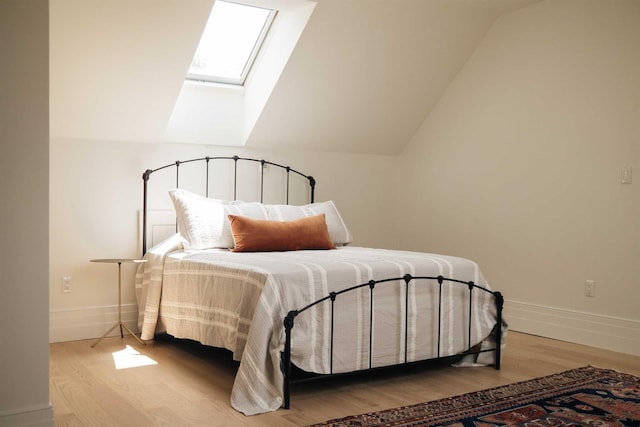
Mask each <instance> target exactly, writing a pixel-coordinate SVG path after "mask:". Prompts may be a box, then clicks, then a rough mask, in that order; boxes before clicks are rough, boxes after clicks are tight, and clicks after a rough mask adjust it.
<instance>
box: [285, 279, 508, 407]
mask: <svg viewBox="0 0 640 427" xmlns="http://www.w3.org/2000/svg"><path fill="white" fill-rule="evenodd" d="M397 281H404V319H403V320H404V360H403V361H402V362H401V363H399V364H396V365H390V366H384V367H373V366H372V358H373V351H374V349H373V347H372V343H373V339H372V337H373V325H374V316H375V309H374V292H375V288H376V285H378V284H381V283H389V282H397ZM417 281H431V283H434V282H437V285H438V314H437V317H438V325H437V336H436V339H437V357H435V358H432V359H428V360H437V359H440V358H445V357H451V355H446V356H441V349H440V342H441V338H442V337H441V331H442V287H443V284H444V283H445V282H448V283H451V284H452V285H462V286H466V287H467V288H468V291H469V304H468V307H466V308H467V313H468V327H467V349H466V351H464V352H462V353H459V354H457V355H455V356H464V355H467V354H478V353H483V352H495V365H494V366H495V369H496V370H498V369H500V359H501V345H502V342H501V340H502V308H503V305H504V298H503V296H502V294H501V293H500V292H497V291H491V290H489V289H487V288H484V287H482V286H478V285H476V284H475V283H474V282H472V281H469V282H465V281H462V280H457V279H451V278H446V277H443V276H412V275H410V274H406V275H404V276H402V277H395V278H390V279H382V280H370V281H368V282H366V283H362V284H359V285H355V286H352V287H350V288H346V289H343V290H340V291H337V292H330V293H329V294H328V295H327V296H325V297H323V298H320V299H319V300H317V301H314V302H312V303H310V304H308V305H307V306H305V307H303V308H301V309H299V310H291V311H289V313H288V314H287V315H286V317H285V319H284V329H285V346H284V351H283V352H282V370H283V374H284V384H283V394H284V400H283V407H284V408H285V409H288V408H289V407H290V403H291V384H292V383H293V382H294V381H293V378H292V362H291V340H292V338H291V333H292V329H293V327H294V324H295V318H296V317H297V316H299V315H300V314H302V313H303V312H305V311H307V310H309V309H310V308H312V307H314V306H317V305H319V304H322V303H329V304H331V306H330V312H331V317H330V319H331V320H330V322H331V325H330V349H329V354H330V360H329V366H330V372H329V373H328V374H320V375H317V376H314V377H313V378H318V377H326V376H330V375H335V374H334V373H333V352H334V348H333V344H334V320H335V312H334V308H335V302H336V299H337V298H338V296H340V295H342V294H346V293H350V292H353V291H355V290H357V289H360V288H364V287H369V349H368V356H369V365H368V367H367V368H366V369H363V371H368V370H374V369H385V368H390V367H392V366H399V365H405V364H410V363H416V362H424V361H426V360H420V361H409V360H408V345H407V344H408V342H407V341H408V322H409V314H410V310H409V285H410V283H412V282H414V283H417ZM474 290H477V291H478V292H487V293H489V294H491V295H493V297H494V301H495V305H496V311H497V318H496V326H495V332H494V333H495V335H496V346H495V348H490V349H484V350H474V349H473V347H472V345H471V334H472V328H471V323H472V314H473V313H472V309H473V292H474Z"/></svg>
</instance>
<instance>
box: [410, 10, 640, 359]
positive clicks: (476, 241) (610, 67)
mask: <svg viewBox="0 0 640 427" xmlns="http://www.w3.org/2000/svg"><path fill="white" fill-rule="evenodd" d="M401 157H402V158H401V165H402V166H403V167H404V168H405V170H404V172H403V173H401V177H400V182H406V184H403V185H401V186H400V189H401V192H400V200H401V202H402V203H405V204H406V205H408V206H410V207H411V208H410V209H407V210H406V211H405V213H404V214H403V218H404V219H403V221H402V222H401V223H402V224H403V228H402V239H401V246H402V247H403V248H412V249H421V250H428V251H435V252H445V253H452V254H458V255H461V256H466V257H470V258H473V259H475V260H477V261H478V262H479V264H480V266H481V267H482V269H483V271H484V273H485V275H486V276H487V278H488V280H489V281H490V282H491V283H492V284H493V286H494V287H495V288H496V289H499V290H502V291H503V292H504V294H505V297H506V299H507V305H506V307H507V314H508V317H507V320H508V321H510V323H511V326H512V327H513V328H514V329H519V330H524V331H527V332H532V333H538V334H542V335H547V336H551V337H556V338H561V339H567V340H570V341H578V342H584V343H587V344H591V345H595V346H602V347H610V348H614V349H616V350H619V351H626V352H631V353H635V354H640V315H639V314H638V313H640V310H639V309H638V304H639V303H640V287H639V284H640V262H638V256H639V255H640V246H639V243H640V222H639V221H640V191H639V186H640V2H638V1H635V0H616V1H602V0H547V1H545V2H542V3H539V4H535V5H533V6H531V7H528V8H525V9H523V10H521V11H517V12H514V13H511V14H508V15H505V16H503V17H502V18H500V19H499V20H498V21H497V23H496V24H495V25H494V26H493V28H492V29H491V31H490V32H489V34H488V35H487V36H486V37H485V39H484V40H483V41H482V43H481V45H480V46H479V47H478V49H477V50H476V51H475V53H474V54H473V55H472V57H471V58H470V59H469V61H468V62H467V64H466V65H465V67H464V68H463V69H462V70H461V72H460V73H459V74H458V76H457V78H456V79H455V81H454V82H453V83H452V85H451V86H450V87H449V88H448V90H447V92H446V93H445V95H444V96H443V98H442V99H441V100H440V102H439V104H438V105H437V107H436V108H435V109H434V111H433V112H432V113H431V114H430V115H429V117H428V118H427V120H425V122H424V123H423V125H422V127H421V129H420V130H419V131H418V133H417V134H416V135H415V137H414V138H413V140H412V142H411V143H410V145H409V146H408V147H407V149H406V150H405V151H404V153H403V154H402V156H401ZM627 166H632V167H633V168H634V169H635V174H636V176H635V177H634V178H635V182H634V183H633V184H631V185H621V170H622V168H623V167H627ZM586 279H592V280H595V282H596V296H595V298H588V297H585V295H584V283H585V280H586Z"/></svg>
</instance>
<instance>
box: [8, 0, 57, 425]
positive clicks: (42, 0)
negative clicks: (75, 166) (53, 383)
mask: <svg viewBox="0 0 640 427" xmlns="http://www.w3.org/2000/svg"><path fill="white" fill-rule="evenodd" d="M48 22H49V15H48V2H47V1H46V0H0V52H1V55H2V66H1V67H0V93H1V94H2V96H1V97H0V137H1V138H2V142H1V143H0V192H1V194H2V214H1V218H2V220H1V221H0V235H1V236H2V246H3V250H2V256H1V257H0V271H2V278H1V279H0V283H2V285H1V290H2V292H1V296H0V325H1V328H0V426H23V425H24V426H26V425H29V426H42V427H44V426H51V425H53V412H52V409H51V405H50V403H49V381H48V377H49V348H48V336H49V328H48V326H49V319H48V317H47V314H46V313H47V308H48V303H49V298H48V286H47V283H48V277H49V252H48V246H47V241H48V239H49V225H48V224H49V221H48V212H49V186H48V180H49V87H48V82H49V77H48V73H49V66H48V58H49V34H48Z"/></svg>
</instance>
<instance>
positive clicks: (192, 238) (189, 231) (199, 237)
mask: <svg viewBox="0 0 640 427" xmlns="http://www.w3.org/2000/svg"><path fill="white" fill-rule="evenodd" d="M169 196H170V197H171V201H172V202H173V206H174V208H175V210H176V220H177V222H178V231H179V232H180V235H181V236H182V238H183V239H184V242H183V246H184V248H185V249H187V250H193V249H210V248H233V246H234V243H233V234H231V226H230V225H229V219H228V217H227V215H229V214H234V215H242V216H248V217H251V218H256V219H268V217H267V212H266V210H265V209H264V206H263V205H262V204H261V203H243V202H228V201H223V200H217V199H210V198H207V197H204V196H200V195H198V194H195V193H191V192H189V191H186V190H182V189H176V190H170V191H169Z"/></svg>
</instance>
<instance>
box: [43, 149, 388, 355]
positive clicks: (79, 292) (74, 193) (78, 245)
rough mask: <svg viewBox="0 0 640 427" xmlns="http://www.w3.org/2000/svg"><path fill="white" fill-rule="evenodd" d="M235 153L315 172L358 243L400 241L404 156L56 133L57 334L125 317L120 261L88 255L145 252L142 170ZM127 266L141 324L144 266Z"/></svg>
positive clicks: (82, 331) (81, 334)
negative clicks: (65, 282)
mask: <svg viewBox="0 0 640 427" xmlns="http://www.w3.org/2000/svg"><path fill="white" fill-rule="evenodd" d="M234 154H239V155H241V156H247V157H256V158H265V159H266V160H269V161H273V162H276V163H280V164H284V165H288V166H291V167H293V168H295V169H297V170H300V171H302V172H305V173H308V174H311V175H313V176H314V177H315V179H316V180H317V186H316V201H323V200H329V199H332V200H334V201H335V202H336V205H337V206H338V209H339V210H340V213H341V214H342V216H343V217H344V219H345V221H346V222H347V225H348V226H349V228H350V229H351V231H352V233H353V235H354V239H355V241H354V244H355V245H362V246H381V247H396V246H397V242H398V236H397V233H396V232H395V225H394V219H395V216H394V215H395V214H394V211H393V210H392V209H389V206H391V205H393V204H394V203H395V201H396V193H395V189H396V187H397V184H396V182H395V180H394V179H393V177H394V173H395V170H396V165H397V158H396V157H389V156H375V155H358V154H352V155H345V154H334V153H314V152H294V151H287V152H283V151H280V152H278V151H265V150H262V151H251V150H247V149H241V148H224V147H214V146H205V145H195V144H185V143H179V144H144V143H142V144H140V143H125V142H114V141H95V140H93V141H91V140H78V139H60V138H54V139H51V173H50V188H51V204H50V209H51V214H50V218H51V238H50V251H51V269H50V271H51V277H50V283H49V286H50V316H51V341H53V342H56V341H66V340H77V339H84V338H94V337H98V336H100V335H101V334H102V333H103V332H105V331H106V330H108V329H109V327H110V326H111V325H112V324H113V323H114V322H115V321H116V319H117V308H116V306H115V303H116V301H117V286H116V284H117V267H116V266H115V265H108V264H94V263H91V262H89V260H90V259H93V258H118V257H136V256H139V254H140V242H139V239H138V233H139V229H138V211H139V210H140V209H141V207H142V172H143V171H145V170H146V169H149V168H157V167H159V166H162V165H165V164H168V163H172V162H174V161H175V160H186V159H189V158H196V157H204V156H216V155H234ZM267 173H268V172H267ZM390 177H391V178H390ZM152 178H153V177H152ZM152 184H153V179H152V181H151V184H150V185H152ZM162 196H163V197H164V203H165V205H163V206H159V205H158V206H151V207H152V208H164V209H166V208H169V209H170V208H171V205H170V200H169V197H168V195H167V194H166V193H165V194H163V195H162ZM371 212H377V213H376V214H371ZM122 268H123V270H122V271H123V285H124V286H123V306H124V311H123V316H124V319H125V322H127V324H129V325H131V327H136V325H135V323H136V321H135V319H136V315H137V314H136V313H137V307H136V305H135V296H134V290H133V277H134V274H135V266H133V265H127V264H125V265H123V267H122ZM63 276H71V279H72V280H71V286H72V291H71V292H69V293H64V292H62V277H63Z"/></svg>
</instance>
